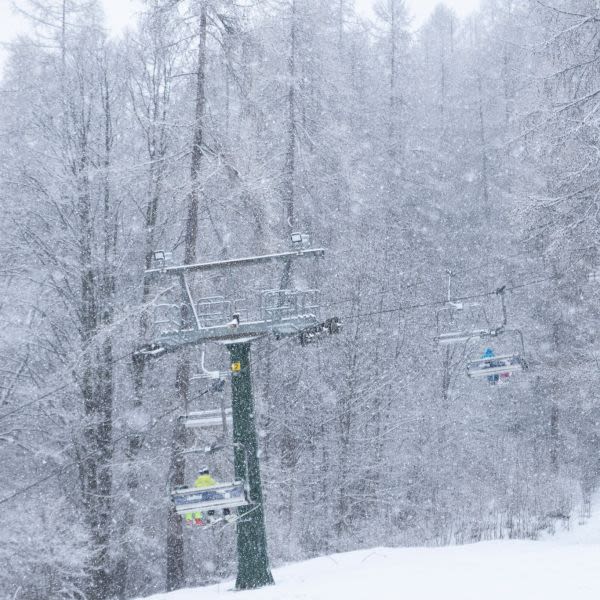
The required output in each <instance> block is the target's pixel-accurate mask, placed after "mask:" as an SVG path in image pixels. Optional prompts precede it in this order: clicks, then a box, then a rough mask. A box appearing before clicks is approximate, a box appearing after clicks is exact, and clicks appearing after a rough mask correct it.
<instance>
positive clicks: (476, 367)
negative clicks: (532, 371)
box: [467, 329, 529, 384]
mask: <svg viewBox="0 0 600 600" xmlns="http://www.w3.org/2000/svg"><path fill="white" fill-rule="evenodd" d="M503 334H504V335H506V334H508V335H510V334H514V335H516V336H517V337H518V339H519V342H520V351H519V352H513V353H509V354H499V355H493V354H490V355H489V356H485V355H484V356H482V357H481V358H477V359H471V360H469V361H468V362H467V375H468V376H469V377H473V378H476V379H477V378H484V377H487V378H488V381H489V382H490V383H492V384H494V383H499V382H502V381H504V380H506V379H507V378H508V377H510V376H511V375H512V374H513V373H517V372H519V371H525V370H527V369H528V368H529V365H528V363H527V360H526V359H525V344H524V342H523V334H522V333H521V331H520V330H519V329H510V330H504V331H503Z"/></svg>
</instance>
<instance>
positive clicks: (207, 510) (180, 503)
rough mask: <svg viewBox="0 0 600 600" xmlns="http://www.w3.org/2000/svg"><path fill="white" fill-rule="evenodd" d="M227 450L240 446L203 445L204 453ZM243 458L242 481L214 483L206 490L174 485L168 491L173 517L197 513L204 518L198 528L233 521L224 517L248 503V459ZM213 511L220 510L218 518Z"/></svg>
mask: <svg viewBox="0 0 600 600" xmlns="http://www.w3.org/2000/svg"><path fill="white" fill-rule="evenodd" d="M231 447H234V448H235V447H240V445H239V444H231V443H226V442H225V441H224V440H223V439H221V438H220V439H218V440H217V441H215V442H214V443H213V444H211V445H209V446H207V447H206V448H205V449H204V452H205V453H206V454H212V453H214V452H217V451H220V450H223V449H225V448H231ZM242 447H243V446H242ZM244 450H245V449H244ZM187 452H189V451H186V453H187ZM244 457H245V462H244V465H245V466H244V469H245V473H246V477H245V479H234V480H233V481H229V482H224V483H216V484H215V485H212V486H207V487H194V486H177V487H175V488H174V489H172V490H171V500H172V502H173V504H174V506H175V511H176V512H177V514H178V515H186V514H188V513H196V512H200V513H202V514H203V517H204V518H203V523H202V525H209V524H215V523H217V522H220V521H223V520H224V521H228V522H230V521H231V520H235V519H229V518H228V515H229V514H230V513H231V511H233V510H234V509H237V508H239V507H241V506H249V505H250V504H252V498H251V496H250V488H249V484H248V477H247V473H248V457H247V456H246V453H245V451H244ZM216 511H222V513H221V516H219V515H216V514H215V513H216Z"/></svg>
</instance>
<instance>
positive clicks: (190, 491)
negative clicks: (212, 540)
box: [171, 480, 250, 515]
mask: <svg viewBox="0 0 600 600" xmlns="http://www.w3.org/2000/svg"><path fill="white" fill-rule="evenodd" d="M171 499H172V501H173V504H174V505H175V511H176V512H177V514H178V515H185V514H186V513H190V512H205V511H210V510H223V509H230V510H231V509H234V508H239V507H240V506H248V505H249V504H250V498H249V494H248V490H247V489H246V485H245V483H244V482H243V481H239V480H236V481H232V482H230V483H219V484H218V485H213V486H211V487H205V488H195V487H177V488H175V489H174V490H173V491H172V492H171Z"/></svg>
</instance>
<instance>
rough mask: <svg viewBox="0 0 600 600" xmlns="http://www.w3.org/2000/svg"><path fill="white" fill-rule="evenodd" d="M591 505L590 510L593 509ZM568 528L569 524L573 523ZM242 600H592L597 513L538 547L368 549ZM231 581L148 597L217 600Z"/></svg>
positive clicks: (315, 565)
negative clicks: (583, 523) (586, 521)
mask: <svg viewBox="0 0 600 600" xmlns="http://www.w3.org/2000/svg"><path fill="white" fill-rule="evenodd" d="M596 506H597V505H596ZM573 520H574V521H575V522H576V521H577V520H576V519H573ZM273 575H274V577H275V581H276V585H275V586H272V587H268V588H263V589H260V590H252V591H246V592H241V593H239V594H240V595H239V596H238V595H237V594H236V595H235V597H236V598H239V597H240V596H241V597H242V598H245V599H247V600H338V599H339V600H402V599H406V600H538V599H539V600H571V599H573V600H599V599H600V512H598V511H596V514H595V515H594V516H593V517H592V519H591V520H590V521H589V522H588V523H586V524H585V525H578V524H577V523H575V524H574V525H573V526H572V529H571V530H570V531H561V532H559V533H558V534H557V535H556V536H554V537H546V538H545V539H543V540H542V541H536V542H533V541H495V542H482V543H477V544H470V545H465V546H449V547H443V548H375V549H371V550H361V551H357V552H349V553H345V554H336V555H333V556H327V557H322V558H316V559H313V560H309V561H306V562H302V563H296V564H292V565H288V566H285V567H281V568H279V569H275V570H274V571H273ZM232 588H233V582H231V581H230V582H225V583H222V584H219V585H214V586H210V587H205V588H200V589H188V590H180V591H178V592H173V593H170V594H159V595H155V596H152V600H198V599H199V598H202V600H217V599H220V600H223V598H227V597H232V596H231V590H232Z"/></svg>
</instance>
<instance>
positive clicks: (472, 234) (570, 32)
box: [0, 0, 600, 600]
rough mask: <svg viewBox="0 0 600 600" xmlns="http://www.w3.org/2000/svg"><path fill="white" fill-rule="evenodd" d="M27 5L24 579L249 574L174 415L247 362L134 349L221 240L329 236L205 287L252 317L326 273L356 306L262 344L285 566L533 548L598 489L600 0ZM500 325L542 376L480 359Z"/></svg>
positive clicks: (4, 128) (326, 293) (15, 568)
mask: <svg viewBox="0 0 600 600" xmlns="http://www.w3.org/2000/svg"><path fill="white" fill-rule="evenodd" d="M17 6H18V8H19V9H20V10H21V12H22V14H24V15H25V16H26V18H27V20H28V22H29V24H30V26H29V30H28V32H27V33H26V34H23V35H21V36H19V37H18V38H17V39H16V40H15V41H14V42H12V43H11V44H10V48H9V50H8V58H7V60H6V64H5V67H4V70H3V74H2V77H1V79H0V140H1V143H0V203H1V207H2V209H1V211H0V256H2V257H3V259H2V261H1V264H0V323H1V326H0V457H1V462H0V540H1V541H0V565H2V568H0V598H1V599H2V600H114V599H119V600H124V599H129V598H138V597H143V596H148V595H150V594H153V593H158V592H163V591H165V590H177V589H180V588H183V587H188V586H203V585H208V584H210V583H215V582H218V581H221V580H223V579H225V578H229V577H231V576H232V575H233V574H234V573H235V571H236V527H235V525H233V526H230V525H226V526H215V527H210V528H207V529H205V530H198V529H196V528H187V527H185V525H184V524H183V523H182V519H181V518H180V517H179V516H178V515H177V513H176V512H175V511H174V509H173V506H172V504H171V499H170V495H169V491H170V490H171V489H172V487H173V486H174V485H181V484H183V483H188V484H189V483H191V482H192V481H193V479H194V477H195V474H196V470H197V469H198V468H200V467H202V465H203V464H205V463H207V462H208V463H210V468H211V472H212V473H213V474H214V476H215V478H217V479H219V480H221V481H227V480H231V478H232V476H233V475H232V473H233V471H232V469H233V467H232V455H231V452H230V451H227V450H225V451H224V452H220V453H216V454H214V455H211V456H208V457H205V456H198V455H195V454H190V453H186V452H185V448H186V447H189V445H190V443H191V438H190V434H189V432H186V430H185V428H183V427H182V421H181V418H180V417H181V415H182V414H183V413H184V412H185V410H188V409H193V410H206V409H213V408H218V407H219V406H220V405H221V403H223V402H224V401H225V402H230V398H231V374H230V373H229V370H230V364H229V355H228V353H227V351H226V348H225V347H224V346H223V345H219V344H214V343H209V344H206V347H205V348H204V347H200V346H192V345H189V346H186V347H185V348H182V349H181V350H179V351H177V352H169V353H167V354H166V355H165V356H161V357H160V358H158V359H156V360H148V361H140V360H139V355H138V354H137V350H138V349H139V348H140V347H142V346H144V345H145V344H148V343H149V342H151V341H152V339H153V338H152V335H153V333H152V332H153V329H154V327H155V321H156V315H157V313H158V312H160V310H159V309H160V308H161V307H164V305H165V303H168V302H173V303H177V302H178V301H179V299H178V298H177V294H179V287H178V286H179V283H178V281H177V280H169V281H165V278H162V279H161V278H159V280H158V281H150V280H149V279H148V278H147V277H145V276H144V271H145V270H147V269H150V268H152V267H153V266H154V265H155V262H154V260H153V259H154V258H156V255H155V254H154V253H155V252H156V251H164V252H166V253H172V264H174V265H191V264H195V263H203V262H210V261H226V260H228V259H235V258H238V257H249V256H257V255H265V254H271V253H283V252H287V251H289V250H291V249H292V245H291V242H290V236H291V234H293V233H296V232H302V233H305V234H308V235H309V236H310V240H311V241H310V243H311V244H312V247H314V248H324V249H325V256H324V257H323V258H322V259H318V260H316V261H306V262H304V261H302V264H300V261H299V262H298V263H297V266H296V265H294V268H293V269H291V268H288V266H285V267H284V268H282V267H281V266H280V265H279V266H278V265H268V266H264V267H262V266H261V267H260V268H256V269H253V270H251V271H243V270H240V269H235V268H230V269H224V270H221V271H218V272H215V273H212V272H211V273H210V274H209V275H208V276H206V277H201V278H196V279H195V280H194V285H196V286H197V289H198V292H197V293H198V294H200V293H201V294H202V297H203V298H209V297H210V298H216V297H218V298H221V297H222V298H226V299H229V300H231V301H234V300H235V302H236V306H237V303H238V302H239V304H240V306H242V305H243V304H244V303H243V300H247V301H248V302H249V303H252V302H255V299H257V298H259V297H260V295H261V294H262V293H263V291H264V290H280V289H290V290H295V289H301V290H315V296H316V297H318V302H317V304H318V307H317V308H318V310H319V314H320V315H321V317H320V318H322V319H328V318H333V317H336V318H337V319H339V323H340V325H341V331H340V332H339V333H338V334H337V335H331V336H328V335H325V336H319V337H318V339H316V340H314V341H315V343H309V344H301V343H300V341H301V340H300V338H299V336H296V335H293V336H286V337H284V338H282V339H278V337H279V336H275V335H266V336H263V337H261V338H260V339H259V340H257V341H255V342H253V344H252V354H251V361H252V363H251V364H252V382H253V390H254V401H255V414H254V415H253V416H254V418H255V420H256V427H257V435H258V441H259V448H258V454H257V456H258V457H259V458H260V469H261V477H262V484H263V505H264V506H263V508H264V514H265V522H266V531H267V544H268V549H269V558H270V562H271V564H272V565H273V566H276V565H280V564H284V563H286V562H291V561H297V560H301V559H305V558H310V557H316V556H322V555H326V554H331V553H333V552H343V551H348V550H355V549H363V548H370V547H376V546H395V547H399V546H416V545H419V546H423V545H427V546H439V545H448V544H460V543H467V542H473V541H479V540H495V539H505V538H526V539H536V537H537V536H538V535H539V534H540V532H542V531H552V530H553V528H555V527H556V526H557V523H559V522H561V521H562V520H564V519H566V518H567V517H568V516H569V515H570V514H571V513H572V512H573V511H576V510H584V511H585V510H586V506H587V505H588V503H589V498H590V495H591V493H592V492H593V491H594V489H595V488H596V487H597V486H598V484H599V483H600V398H598V397H597V396H596V395H595V392H594V389H595V386H596V385H598V383H599V380H600V373H599V370H598V368H599V363H598V360H599V359H600V357H599V356H598V354H597V352H596V347H597V346H596V344H597V338H598V335H599V334H600V330H599V329H598V309H597V305H598V302H599V301H600V289H599V288H600V261H599V259H598V255H599V252H598V249H599V246H598V239H597V232H598V229H599V227H600V110H599V109H600V38H599V35H600V8H598V4H597V2H596V1H595V0H482V2H481V7H480V9H479V10H478V11H477V12H476V13H474V14H473V15H472V16H471V17H469V18H467V19H463V20H461V19H459V18H458V17H457V15H456V14H455V13H454V12H453V11H452V10H451V9H449V8H447V7H445V6H444V5H443V4H440V5H439V6H438V7H437V8H436V9H435V11H434V12H433V13H432V15H431V17H430V18H429V19H428V20H427V22H425V24H424V25H423V26H421V27H419V28H417V29H415V28H413V27H412V25H411V22H410V19H409V13H408V10H407V7H406V6H405V3H404V1H403V0H378V2H377V3H376V6H375V16H374V17H373V18H366V17H365V16H364V15H362V14H361V13H358V12H357V11H356V9H355V8H354V5H353V1H352V0H331V1H328V2H323V1H322V0H260V1H258V0H145V2H144V7H143V10H142V11H141V13H140V14H139V15H138V18H137V21H136V22H135V23H132V24H131V26H130V27H129V28H128V30H127V31H126V32H125V33H124V34H123V35H121V36H114V35H112V34H111V32H110V31H109V30H108V28H107V27H106V24H105V19H104V16H103V13H102V9H101V3H100V2H99V1H98V0H44V1H41V0H18V2H17ZM200 288H202V289H201V290H200ZM499 291H500V292H501V293H498V292H499ZM503 307H504V308H505V315H504V312H503ZM244 310H245V309H241V310H240V312H239V313H238V314H239V315H240V319H241V320H242V321H243V319H244V315H245V313H244V312H243V311H244ZM505 316H506V319H504V317H505ZM449 321H450V322H449ZM503 323H505V325H506V326H505V330H506V331H505V334H503V335H499V336H497V338H494V339H493V340H480V339H476V340H473V339H467V340H465V341H464V343H462V344H452V345H440V344H439V343H437V342H436V338H439V336H440V334H441V333H444V332H445V331H447V329H444V328H447V327H448V326H449V327H454V328H455V329H456V328H457V327H462V328H470V329H473V330H474V329H481V328H484V329H485V328H487V329H488V330H489V329H493V328H495V327H503ZM520 334H522V339H523V344H521V339H520ZM490 345H491V347H492V348H493V349H494V351H495V352H497V353H498V354H502V353H513V352H519V353H520V355H521V356H522V357H524V358H525V359H526V361H527V365H528V369H526V370H524V371H522V372H518V373H513V374H512V375H511V376H510V377H509V378H506V379H507V381H504V380H502V381H499V382H498V383H499V384H501V385H490V383H494V384H495V383H496V381H488V380H486V379H487V378H474V377H469V376H468V374H467V368H468V365H469V361H472V360H473V359H479V358H480V357H481V356H482V353H483V352H484V351H486V348H487V347H488V346H490ZM205 362H206V369H215V370H218V371H219V372H222V373H226V374H227V376H226V377H225V383H224V387H223V386H215V385H211V383H210V381H208V380H207V379H205V378H204V379H203V378H202V377H200V378H199V377H198V376H197V375H198V374H199V373H201V371H202V370H204V369H205V366H204V365H205ZM496 379H497V378H496ZM503 379H504V378H503ZM223 399H224V400H223ZM579 507H581V508H579Z"/></svg>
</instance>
